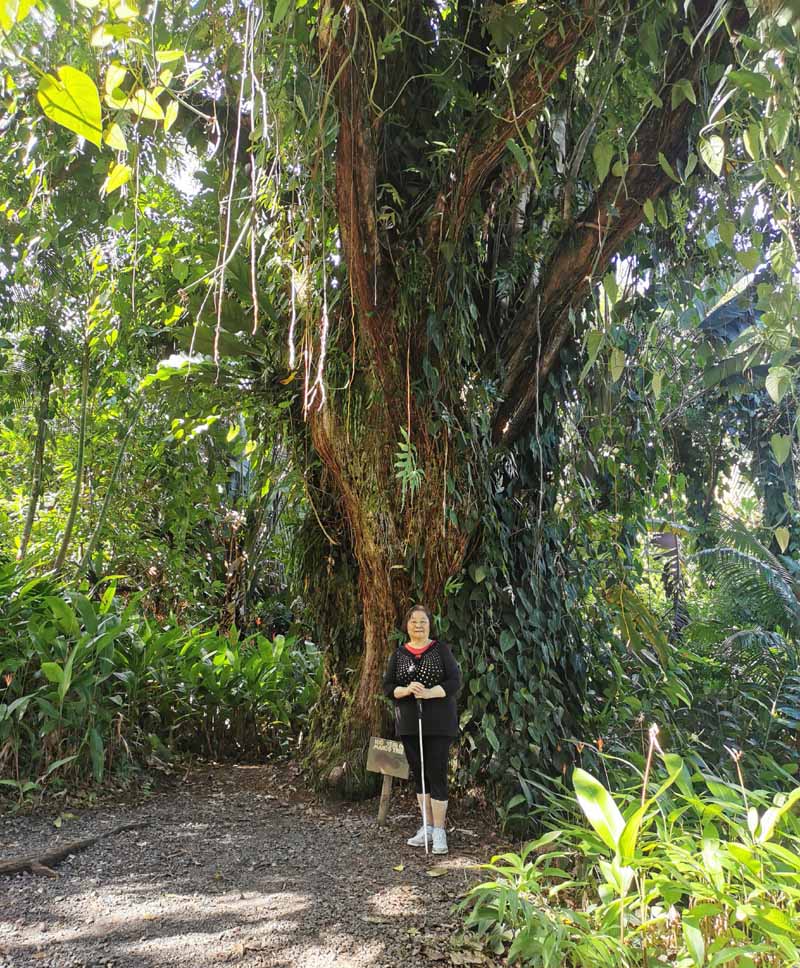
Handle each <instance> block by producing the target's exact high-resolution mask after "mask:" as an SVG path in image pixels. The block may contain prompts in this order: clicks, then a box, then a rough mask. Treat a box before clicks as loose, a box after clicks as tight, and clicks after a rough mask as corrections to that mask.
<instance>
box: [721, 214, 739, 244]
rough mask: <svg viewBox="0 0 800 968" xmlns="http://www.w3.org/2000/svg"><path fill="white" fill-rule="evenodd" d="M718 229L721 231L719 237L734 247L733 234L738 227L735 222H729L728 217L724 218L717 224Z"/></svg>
mask: <svg viewBox="0 0 800 968" xmlns="http://www.w3.org/2000/svg"><path fill="white" fill-rule="evenodd" d="M717 231H718V232H719V237H720V239H722V241H723V242H724V243H725V245H726V246H727V247H728V248H729V249H732V248H733V236H734V234H735V232H736V227H735V226H734V224H733V222H729V221H728V220H727V219H723V221H721V222H720V223H719V225H718V226H717Z"/></svg>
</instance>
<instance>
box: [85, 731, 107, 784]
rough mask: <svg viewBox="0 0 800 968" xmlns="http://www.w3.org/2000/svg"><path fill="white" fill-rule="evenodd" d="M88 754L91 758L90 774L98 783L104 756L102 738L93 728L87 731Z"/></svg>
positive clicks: (101, 776)
mask: <svg viewBox="0 0 800 968" xmlns="http://www.w3.org/2000/svg"><path fill="white" fill-rule="evenodd" d="M89 752H90V754H91V757H92V773H93V774H94V778H95V780H96V781H97V782H98V783H100V782H101V780H102V779H103V772H104V770H105V758H106V755H105V747H104V746H103V740H102V737H101V736H100V734H99V733H98V732H97V729H96V728H95V727H94V726H93V727H92V728H91V729H90V730H89Z"/></svg>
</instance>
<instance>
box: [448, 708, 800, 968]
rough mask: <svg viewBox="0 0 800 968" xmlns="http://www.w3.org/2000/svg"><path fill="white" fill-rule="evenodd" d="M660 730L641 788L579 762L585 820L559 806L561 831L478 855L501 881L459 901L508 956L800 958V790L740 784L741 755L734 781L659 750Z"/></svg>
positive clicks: (584, 962) (756, 961) (715, 962)
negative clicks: (517, 849) (518, 847)
mask: <svg viewBox="0 0 800 968" xmlns="http://www.w3.org/2000/svg"><path fill="white" fill-rule="evenodd" d="M657 735H658V731H657V729H656V728H655V727H653V728H651V730H650V748H649V751H648V753H649V755H648V757H647V764H646V768H645V772H644V775H643V777H642V782H641V786H640V788H639V789H638V790H636V791H635V792H633V793H625V794H621V795H620V794H617V795H612V793H611V792H610V791H609V790H608V789H607V787H606V786H604V785H603V784H602V783H601V782H600V781H599V780H598V779H597V778H595V777H594V776H592V775H591V774H590V773H588V772H587V771H586V770H583V769H580V768H578V769H575V770H574V772H573V776H572V786H573V790H574V801H573V804H574V806H576V807H577V809H578V811H579V814H578V816H579V820H578V822H566V821H567V820H569V818H568V817H567V816H562V817H560V818H559V817H558V816H557V814H556V811H555V810H552V809H551V810H550V813H549V816H550V817H551V818H553V817H555V819H552V820H551V821H550V822H552V823H558V829H556V830H553V831H550V832H549V833H547V834H545V835H544V836H543V837H541V838H539V840H537V841H534V842H533V843H531V844H529V845H527V847H526V848H525V849H524V850H523V851H522V852H521V853H520V854H514V853H508V854H503V855H500V856H498V857H494V858H492V860H491V862H490V863H489V864H485V865H483V867H484V868H485V869H486V870H488V871H490V872H491V873H492V875H493V879H492V880H489V881H486V882H485V883H483V884H480V885H478V886H477V887H475V888H474V889H473V890H472V891H471V892H470V894H469V895H468V897H467V899H466V900H465V902H464V905H465V907H466V909H467V910H468V911H469V915H468V918H467V924H468V925H469V926H470V927H472V928H475V929H477V930H478V931H479V932H480V933H481V934H482V935H484V936H486V937H487V938H488V939H489V940H490V943H491V944H492V945H493V946H494V947H495V949H496V950H497V951H501V950H502V951H506V952H507V955H508V959H509V962H510V963H511V964H523V965H534V966H541V968H556V966H568V968H573V966H574V968H578V966H581V968H601V966H609V968H610V966H612V965H614V966H647V965H650V966H652V965H656V964H670V965H676V966H680V968H717V966H722V965H736V966H738V968H756V966H767V965H769V966H785V968H789V966H790V965H796V964H798V963H800V917H799V915H800V854H798V852H797V844H798V841H799V840H800V822H798V820H797V819H796V818H795V816H794V814H793V808H794V807H795V805H796V804H797V803H798V801H800V787H798V788H796V789H794V790H792V791H791V792H789V793H788V794H778V795H776V796H774V798H773V800H772V802H769V801H768V798H767V796H766V795H765V794H764V793H763V792H759V791H748V790H747V789H746V788H745V786H744V782H743V775H742V773H741V770H740V768H739V763H738V757H737V755H736V751H732V753H733V754H734V760H735V761H736V765H737V771H738V774H739V783H738V784H734V783H729V782H728V781H726V780H724V779H722V778H719V777H715V776H712V775H711V774H709V773H706V772H704V771H702V770H697V769H694V768H691V767H690V766H689V764H688V762H687V761H686V760H684V759H683V758H681V757H679V756H677V755H675V754H670V753H663V752H661V751H660V748H659V746H658V739H657ZM654 753H658V754H659V759H660V761H661V764H662V765H663V771H662V770H661V768H660V767H659V768H657V767H656V766H655V762H656V760H655V756H654ZM655 772H659V773H660V774H661V775H660V780H659V786H658V787H657V788H656V790H655V792H654V793H652V794H650V793H649V789H648V787H649V782H650V780H651V777H652V776H653V775H654V774H655ZM555 805H556V801H555V798H554V803H553V806H555ZM558 806H559V807H561V808H562V809H561V813H562V814H563V804H562V803H559V804H558ZM580 818H582V820H581V819H580Z"/></svg>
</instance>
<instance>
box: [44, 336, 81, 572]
mask: <svg viewBox="0 0 800 968" xmlns="http://www.w3.org/2000/svg"><path fill="white" fill-rule="evenodd" d="M88 400H89V344H88V342H87V343H86V344H85V346H84V349H83V363H82V365H81V415H80V424H79V427H78V454H77V457H76V459H75V486H74V488H73V490H72V502H71V503H70V508H69V516H68V517H67V523H66V525H65V526H64V537H63V538H62V539H61V547H60V548H59V549H58V555H57V556H56V560H55V563H54V566H53V567H54V568H55V570H56V571H61V569H62V568H63V567H64V562H65V561H66V558H67V551H68V550H69V543H70V539H71V538H72V529H73V527H74V525H75V518H76V517H77V515H78V504H79V503H80V499H81V490H82V488H83V456H84V450H85V445H86V411H87V406H88Z"/></svg>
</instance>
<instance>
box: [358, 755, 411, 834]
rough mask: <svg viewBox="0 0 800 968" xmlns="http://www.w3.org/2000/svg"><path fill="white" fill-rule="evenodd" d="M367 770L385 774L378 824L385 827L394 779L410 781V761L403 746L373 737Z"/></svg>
mask: <svg viewBox="0 0 800 968" xmlns="http://www.w3.org/2000/svg"><path fill="white" fill-rule="evenodd" d="M367 769H368V770H371V771H372V772H373V773H382V774H383V785H382V787H381V802H380V806H379V807H378V824H379V825H383V824H384V823H386V817H387V816H388V814H389V801H390V799H391V796H392V777H394V776H397V777H400V779H401V780H407V779H408V773H409V769H408V760H407V759H406V754H405V750H404V749H403V744H402V743H399V742H397V740H393V739H382V738H381V737H380V736H373V737H371V738H370V741H369V752H368V753H367Z"/></svg>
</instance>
